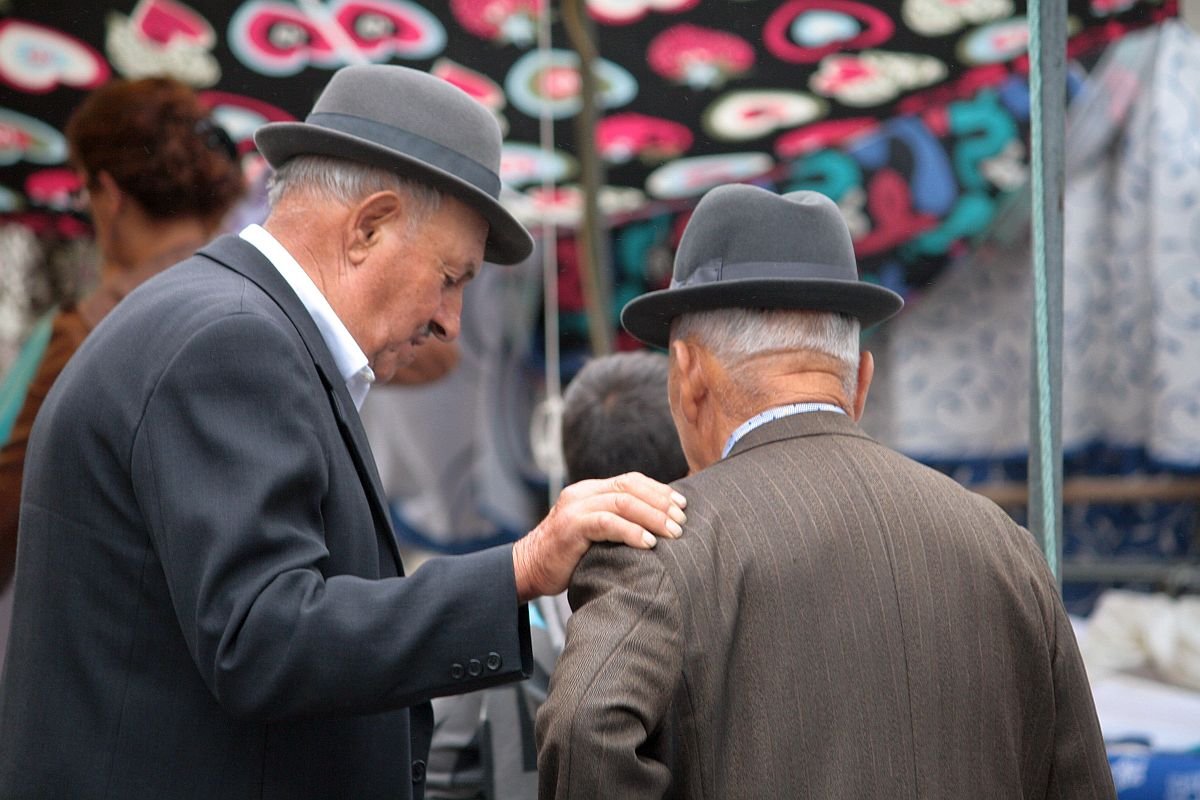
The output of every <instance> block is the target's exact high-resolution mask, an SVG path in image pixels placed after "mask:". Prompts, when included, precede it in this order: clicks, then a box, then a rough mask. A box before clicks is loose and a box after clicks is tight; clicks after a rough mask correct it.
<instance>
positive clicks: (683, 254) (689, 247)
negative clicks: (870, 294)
mask: <svg viewBox="0 0 1200 800" xmlns="http://www.w3.org/2000/svg"><path fill="white" fill-rule="evenodd" d="M714 263H718V264H720V265H723V266H727V265H737V264H763V265H766V264H773V265H779V267H778V269H775V270H772V273H773V274H774V276H775V277H796V278H805V277H821V278H837V279H841V280H850V281H853V280H857V279H858V265H857V262H856V261H855V258H854V243H853V242H852V241H851V239H850V233H849V231H848V230H847V228H846V223H845V222H844V220H843V219H842V215H841V211H840V210H839V209H838V207H837V204H836V203H834V202H833V201H832V200H830V199H829V198H828V197H826V196H825V195H823V194H820V193H818V192H810V191H799V192H791V193H789V194H784V195H779V194H775V193H774V192H770V191H768V190H766V189H762V188H760V187H757V186H750V185H748V184H731V185H726V186H720V187H717V188H716V189H713V190H712V191H710V192H709V193H708V194H706V195H705V196H704V197H703V198H702V199H701V200H700V202H699V203H698V204H697V206H696V210H695V211H694V212H693V213H692V217H691V219H689V220H688V223H687V226H686V228H685V229H684V232H683V237H682V239H681V240H680V243H679V249H678V251H677V252H676V255H675V269H674V276H673V277H674V283H675V284H676V285H678V284H685V283H689V282H690V281H691V279H693V278H694V277H695V276H694V275H693V273H695V272H696V271H697V270H699V269H701V268H704V267H709V266H711V265H713V264H714ZM789 265H790V266H789ZM814 270H816V271H817V272H819V273H820V274H815V273H814ZM706 271H707V270H706ZM722 277H723V278H724V279H728V278H730V277H731V275H729V274H728V273H727V274H725V275H723V276H722Z"/></svg>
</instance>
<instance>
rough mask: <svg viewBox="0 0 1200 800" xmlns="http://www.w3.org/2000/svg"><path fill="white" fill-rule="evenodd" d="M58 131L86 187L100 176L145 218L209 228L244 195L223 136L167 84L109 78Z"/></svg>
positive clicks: (185, 91) (190, 96)
mask: <svg viewBox="0 0 1200 800" xmlns="http://www.w3.org/2000/svg"><path fill="white" fill-rule="evenodd" d="M65 132H66V137H67V143H68V145H69V147H70V157H71V162H72V163H73V164H74V165H75V166H76V167H77V168H79V169H82V170H83V171H84V172H85V173H86V174H87V176H88V180H89V181H95V179H96V176H97V175H99V174H100V173H101V172H107V173H108V174H109V175H111V176H112V178H113V180H114V181H116V184H117V186H119V187H120V188H121V190H122V191H124V192H126V193H127V194H129V195H130V196H131V197H133V198H134V199H135V200H137V202H138V204H139V205H141V207H142V208H143V209H144V210H145V212H146V213H147V214H148V215H150V216H151V217H155V218H158V219H163V218H166V217H174V216H190V217H200V218H203V219H205V220H206V221H208V222H209V223H212V224H215V223H216V222H218V221H219V220H220V218H221V217H223V216H224V215H225V213H226V212H227V211H229V209H230V208H231V207H232V206H233V204H234V203H235V202H237V200H238V198H240V197H241V196H242V194H243V192H244V191H245V180H244V178H243V176H242V170H241V166H240V164H239V162H238V158H237V150H236V148H235V147H234V146H233V143H232V141H230V139H229V136H228V135H227V134H226V133H225V132H224V131H223V130H221V128H220V127H219V126H217V125H216V123H214V122H213V120H212V119H211V117H210V116H209V112H208V109H206V108H205V107H204V106H203V105H201V104H200V101H199V100H198V99H197V98H196V95H195V93H194V92H193V91H192V90H191V88H190V87H188V86H187V85H186V84H183V83H180V82H179V81H177V80H175V79H173V78H165V77H164V78H143V79H140V80H123V79H117V80H113V81H111V82H109V83H107V84H105V85H104V86H102V87H100V88H99V89H97V90H96V91H94V92H92V93H91V94H90V95H88V97H87V98H86V99H85V100H84V101H83V103H82V104H81V105H80V106H79V107H78V108H77V109H75V111H74V113H73V114H72V115H71V118H70V120H68V121H67V127H66V131H65Z"/></svg>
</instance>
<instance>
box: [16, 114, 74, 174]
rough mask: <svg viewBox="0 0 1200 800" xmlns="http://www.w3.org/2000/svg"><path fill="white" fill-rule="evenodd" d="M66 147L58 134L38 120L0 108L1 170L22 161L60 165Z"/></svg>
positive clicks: (63, 159) (65, 153) (64, 157)
mask: <svg viewBox="0 0 1200 800" xmlns="http://www.w3.org/2000/svg"><path fill="white" fill-rule="evenodd" d="M66 158H67V143H66V140H65V139H63V136H62V134H61V133H59V132H58V131H56V130H55V129H54V128H51V127H50V126H49V125H47V124H46V123H44V122H42V121H41V120H37V119H34V118H33V117H28V116H26V115H24V114H18V113H17V112H16V111H9V110H8V109H6V108H0V166H7V165H9V164H15V163H17V162H18V161H21V160H25V161H30V162H32V163H34V164H61V163H62V162H63V161H65V160H66Z"/></svg>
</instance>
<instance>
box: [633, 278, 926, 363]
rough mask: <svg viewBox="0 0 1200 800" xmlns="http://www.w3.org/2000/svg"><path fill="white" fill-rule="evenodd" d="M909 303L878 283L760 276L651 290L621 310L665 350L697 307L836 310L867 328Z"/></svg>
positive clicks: (637, 332) (641, 335) (642, 335)
mask: <svg viewBox="0 0 1200 800" xmlns="http://www.w3.org/2000/svg"><path fill="white" fill-rule="evenodd" d="M903 306H904V300H903V299H901V297H900V295H898V294H896V293H895V292H893V291H892V290H891V289H887V288H884V287H883V286H878V285H876V284H873V283H863V282H861V281H841V280H831V279H816V278H814V279H808V278H754V279H746V280H732V281H722V282H720V283H709V284H704V285H701V286H683V287H679V288H675V289H661V290H659V291H657V292H648V293H647V294H644V295H642V296H640V297H635V298H634V299H632V300H630V301H629V302H628V303H626V304H625V307H624V308H623V309H621V324H622V325H623V326H624V327H625V330H627V331H629V333H630V334H631V335H632V336H633V337H634V338H636V339H638V340H639V341H641V342H644V343H645V344H648V345H653V346H654V347H662V348H665V347H666V346H667V343H668V340H669V339H670V334H671V322H672V321H673V320H674V319H675V318H676V317H678V316H679V315H681V314H688V313H691V312H694V311H715V310H717V309H721V308H751V309H792V310H797V311H831V312H835V313H838V314H847V315H849V316H851V317H855V318H857V319H858V320H859V322H860V323H861V324H862V326H863V327H864V328H866V327H869V326H871V325H875V324H878V323H880V322H883V321H884V320H885V319H887V318H889V317H891V316H892V315H894V314H895V313H896V312H898V311H899V310H900V309H901V308H902V307H903Z"/></svg>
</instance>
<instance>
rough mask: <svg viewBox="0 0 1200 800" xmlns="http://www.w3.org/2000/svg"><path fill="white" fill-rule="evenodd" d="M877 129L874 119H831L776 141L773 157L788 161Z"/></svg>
mask: <svg viewBox="0 0 1200 800" xmlns="http://www.w3.org/2000/svg"><path fill="white" fill-rule="evenodd" d="M878 127H879V121H878V120H877V119H875V118H874V117H851V118H849V119H831V120H826V121H825V122H817V123H814V124H812V125H805V126H804V127H803V128H799V129H797V130H794V131H789V132H787V133H785V134H783V135H782V136H780V137H779V138H778V139H776V140H775V155H776V156H778V157H779V158H780V159H781V160H784V161H790V160H793V159H796V158H799V157H801V156H803V155H806V154H808V153H812V152H814V151H817V150H820V149H822V148H825V147H836V146H838V145H840V144H841V143H843V142H845V141H847V140H848V139H852V138H854V137H855V136H861V135H863V134H866V133H868V132H870V131H873V130H875V129H876V128H878Z"/></svg>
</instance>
